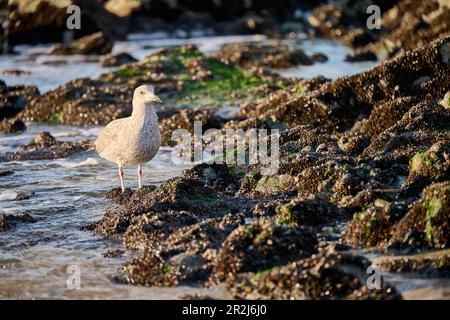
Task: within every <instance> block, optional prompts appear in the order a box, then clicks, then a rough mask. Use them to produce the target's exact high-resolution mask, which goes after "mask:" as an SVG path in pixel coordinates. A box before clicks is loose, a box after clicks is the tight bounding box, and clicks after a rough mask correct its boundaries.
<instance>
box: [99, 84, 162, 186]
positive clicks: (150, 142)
mask: <svg viewBox="0 0 450 320" xmlns="http://www.w3.org/2000/svg"><path fill="white" fill-rule="evenodd" d="M155 102H161V100H160V99H159V98H158V96H156V95H155V90H154V88H153V86H151V85H142V86H139V87H138V88H136V90H134V95H133V112H132V113H131V116H129V117H126V118H121V119H117V120H114V121H111V122H110V123H108V124H107V125H106V127H105V128H104V129H103V130H102V131H101V132H100V134H99V136H98V137H97V139H96V140H95V142H94V145H95V148H96V150H97V152H98V154H99V155H100V157H102V158H103V159H106V160H108V161H110V162H113V163H115V164H117V166H118V169H119V170H118V171H119V179H120V187H121V189H122V192H125V186H124V177H123V167H124V166H125V165H137V166H138V170H137V173H138V187H139V189H140V188H142V164H143V163H146V162H148V161H150V160H152V159H153V157H154V156H155V155H156V153H157V152H158V150H159V147H160V145H161V134H160V132H159V126H158V116H157V115H156V112H155V108H154V103H155Z"/></svg>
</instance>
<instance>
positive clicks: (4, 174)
mask: <svg viewBox="0 0 450 320" xmlns="http://www.w3.org/2000/svg"><path fill="white" fill-rule="evenodd" d="M13 174H14V171H12V170H2V171H0V177H7V176H10V175H13Z"/></svg>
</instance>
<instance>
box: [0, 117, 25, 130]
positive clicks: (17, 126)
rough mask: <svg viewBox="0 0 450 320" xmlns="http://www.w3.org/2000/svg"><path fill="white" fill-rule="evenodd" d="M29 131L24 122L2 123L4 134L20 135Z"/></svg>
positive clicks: (1, 128)
mask: <svg viewBox="0 0 450 320" xmlns="http://www.w3.org/2000/svg"><path fill="white" fill-rule="evenodd" d="M26 129H27V127H26V125H25V123H23V121H22V120H15V119H7V120H3V121H1V122H0V131H2V132H4V133H18V132H23V131H25V130H26Z"/></svg>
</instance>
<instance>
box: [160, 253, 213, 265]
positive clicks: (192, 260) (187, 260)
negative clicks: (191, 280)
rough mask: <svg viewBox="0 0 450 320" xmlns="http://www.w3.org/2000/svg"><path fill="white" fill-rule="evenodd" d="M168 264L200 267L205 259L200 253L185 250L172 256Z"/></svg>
mask: <svg viewBox="0 0 450 320" xmlns="http://www.w3.org/2000/svg"><path fill="white" fill-rule="evenodd" d="M168 264H169V265H170V266H172V267H174V268H178V269H184V268H190V269H198V268H201V267H202V266H203V265H204V264H205V260H204V259H203V258H202V256H201V255H199V254H192V253H187V252H183V253H179V254H177V255H175V256H173V257H171V258H170V259H169V261H168Z"/></svg>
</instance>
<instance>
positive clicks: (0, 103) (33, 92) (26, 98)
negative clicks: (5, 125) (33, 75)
mask: <svg viewBox="0 0 450 320" xmlns="http://www.w3.org/2000/svg"><path fill="white" fill-rule="evenodd" d="M0 94H1V98H0V123H1V121H2V120H4V119H9V118H13V117H14V116H15V115H16V114H17V113H19V112H20V111H21V110H23V109H24V108H26V107H27V105H28V103H29V102H30V101H31V100H32V99H33V98H34V97H36V96H39V90H38V89H37V88H36V87H34V86H7V85H6V84H5V82H3V81H1V80H0Z"/></svg>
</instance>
